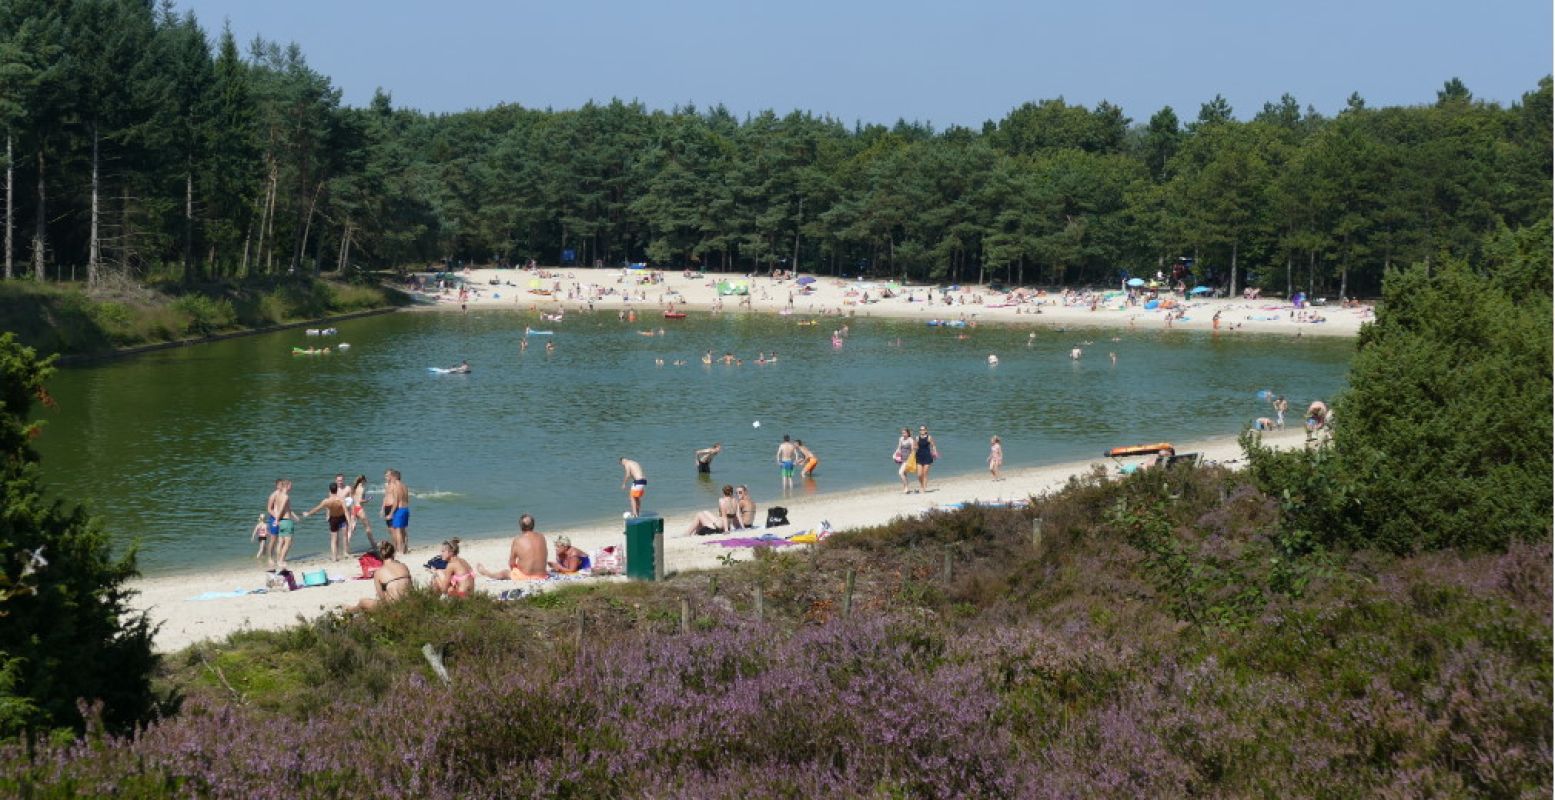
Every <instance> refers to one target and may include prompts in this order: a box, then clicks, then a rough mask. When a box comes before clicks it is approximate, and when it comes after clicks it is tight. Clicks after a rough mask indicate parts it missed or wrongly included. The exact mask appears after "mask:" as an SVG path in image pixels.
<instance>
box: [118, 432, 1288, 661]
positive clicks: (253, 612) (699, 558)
mask: <svg viewBox="0 0 1555 800" xmlns="http://www.w3.org/2000/svg"><path fill="white" fill-rule="evenodd" d="M1304 438H1305V436H1304V432H1303V431H1301V430H1300V429H1296V430H1285V431H1279V432H1275V433H1272V434H1267V435H1266V436H1265V442H1266V443H1268V444H1272V445H1274V446H1277V447H1300V446H1302V442H1303V441H1304ZM1177 449H1178V452H1179V453H1186V452H1192V451H1198V452H1202V453H1203V454H1204V457H1205V458H1206V459H1210V460H1214V461H1220V462H1230V461H1233V460H1237V459H1240V458H1241V457H1242V454H1241V451H1240V449H1239V448H1238V447H1237V444H1236V440H1235V438H1234V437H1227V438H1222V439H1217V440H1209V441H1202V442H1195V443H1181V442H1179V443H1177ZM1139 460H1140V459H1130V461H1136V462H1137V461H1139ZM1094 464H1102V465H1104V466H1105V468H1107V469H1108V470H1109V471H1113V469H1114V464H1112V463H1111V462H1110V461H1109V460H1108V459H1103V458H1097V459H1095V460H1094V461H1090V462H1070V463H1065V464H1055V465H1051V466H1044V467H1032V468H1025V469H1015V470H1007V471H1006V472H1005V473H1004V477H1003V478H1002V479H1001V480H999V481H994V480H992V479H991V478H990V476H989V475H988V473H987V472H986V471H983V472H980V473H973V474H968V475H961V476H953V477H943V478H942V477H940V476H934V475H931V480H930V483H929V492H928V493H926V494H916V493H915V494H905V495H904V494H903V493H902V490H901V485H900V483H899V482H897V480H896V478H895V476H894V474H893V470H892V465H891V464H890V463H889V462H886V463H884V464H882V465H881V478H882V482H881V483H880V484H879V485H876V486H873V487H870V488H866V489H859V490H855V491H850V492H837V493H828V494H819V495H814V496H806V495H804V494H803V493H802V492H800V493H797V494H796V495H794V496H792V497H790V498H788V499H782V498H778V497H764V496H760V495H757V496H756V497H755V498H754V499H755V500H756V502H757V508H758V514H757V522H758V523H760V522H762V521H764V515H765V510H766V508H767V506H769V505H784V506H786V507H787V508H788V509H789V512H788V518H789V521H790V522H791V523H792V524H791V525H789V526H787V527H783V528H778V529H776V530H774V531H772V532H773V533H775V534H777V535H780V536H789V535H792V534H795V533H799V532H802V531H804V530H806V529H808V528H811V527H813V526H816V525H819V524H820V523H821V521H822V520H826V521H829V522H830V523H831V526H832V529H833V530H838V531H841V530H847V529H849V528H856V527H861V526H867V525H876V524H881V523H885V522H889V521H890V520H892V519H894V518H896V517H901V516H912V515H916V514H920V513H922V512H924V511H926V510H929V509H932V508H934V507H936V506H939V505H942V504H945V503H954V502H968V501H978V500H981V501H993V500H1022V499H1025V498H1028V497H1031V496H1034V495H1042V494H1045V493H1048V492H1051V491H1053V490H1055V489H1058V488H1060V487H1062V486H1063V485H1064V483H1065V482H1066V481H1067V480H1068V479H1069V477H1070V476H1072V475H1077V474H1084V473H1085V472H1088V471H1089V470H1090V469H1091V468H1092V466H1093V465H1094ZM715 470H716V466H715ZM914 486H915V487H916V483H914ZM622 504H623V506H624V505H625V501H624V498H623V501H622ZM695 512H696V509H663V510H661V513H663V514H664V517H665V525H664V528H665V531H664V532H665V537H664V561H665V568H666V572H668V573H675V572H684V571H687V570H696V569H709V568H716V567H718V566H719V565H720V561H719V557H720V556H723V555H725V554H728V553H733V554H735V555H736V557H738V558H739V559H741V560H748V559H749V558H750V557H751V551H750V550H749V549H745V548H741V549H729V548H725V547H722V546H720V545H718V544H716V541H717V540H720V539H724V538H732V537H743V536H759V535H760V534H761V531H755V532H751V533H739V532H736V533H734V534H731V535H730V536H729V537H725V536H706V537H699V536H690V535H687V534H686V528H687V527H689V526H690V524H691V521H692V519H693V517H694V515H695ZM518 513H519V512H518V510H515V511H514V518H515V522H514V529H513V531H512V532H509V533H505V534H502V535H501V536H497V537H493V538H485V539H479V540H471V541H467V542H464V543H463V553H462V555H464V557H465V558H466V559H467V560H468V561H469V562H470V563H471V564H484V565H486V566H488V567H496V566H500V565H503V564H505V563H506V559H507V552H508V544H509V541H510V539H511V536H512V535H513V534H515V533H517V521H516V518H517V516H518ZM544 522H545V521H544V520H540V523H541V525H540V529H541V531H542V532H543V533H545V534H546V537H547V540H548V541H554V537H555V536H556V535H558V534H566V535H568V536H570V537H571V538H572V542H573V544H574V545H575V546H577V547H580V548H583V549H584V550H587V551H589V552H594V551H596V550H598V549H599V548H602V547H605V546H607V545H612V544H614V545H624V543H625V536H624V533H623V525H622V522H621V520H619V519H615V520H609V521H606V522H602V523H599V524H596V525H590V526H583V527H579V528H574V529H568V530H552V529H549V528H547V527H545V525H544ZM410 533H411V545H412V548H413V550H414V552H412V553H411V554H410V556H409V557H408V558H405V559H402V560H403V561H405V562H406V563H407V564H409V565H411V574H412V576H414V580H415V582H416V584H417V585H420V586H425V585H426V584H427V582H428V576H429V573H428V571H427V570H426V569H424V568H423V567H421V566H420V565H421V564H422V563H423V562H425V561H426V560H427V559H428V558H430V557H431V556H433V555H435V553H436V549H435V548H436V544H437V543H436V542H431V541H427V540H425V538H424V537H423V538H418V537H417V536H416V528H415V526H414V525H412V526H411V530H410ZM359 536H360V534H359ZM360 541H362V540H361V539H359V542H360ZM797 547H799V546H793V547H792V548H783V549H797ZM256 563H257V562H256ZM292 567H293V569H294V570H296V571H298V572H299V574H300V573H301V571H303V570H308V569H318V568H319V567H325V568H327V569H328V570H329V572H330V573H331V574H335V573H339V574H341V575H343V576H345V577H351V576H353V575H356V574H359V572H360V570H359V568H358V567H357V565H356V563H355V561H341V562H336V563H334V564H330V563H328V562H327V561H320V560H317V559H315V560H312V561H298V562H294V563H293V564H292ZM588 580H590V581H603V580H607V579H605V578H591V579H588ZM608 580H619V579H608ZM264 582H265V573H264V572H263V571H262V570H261V569H260V568H259V567H258V566H255V567H253V568H247V569H227V570H217V571H213V572H210V573H207V574H204V575H200V576H193V577H191V576H176V577H160V578H144V579H141V580H138V581H136V582H135V584H134V587H133V588H135V589H136V590H137V591H138V592H139V594H137V595H136V596H135V597H134V599H133V600H132V601H131V603H132V605H133V606H134V607H136V608H139V609H144V610H146V611H148V612H149V614H150V616H151V619H152V620H153V621H154V622H156V623H158V624H160V625H161V629H160V631H159V632H158V634H157V638H156V644H157V647H158V648H159V649H161V650H165V651H172V650H177V649H180V648H183V647H186V646H188V645H190V644H193V643H195V642H198V641H201V640H204V639H219V638H221V637H223V636H226V635H227V634H230V633H233V632H236V631H240V630H247V629H269V630H274V629H279V628H283V627H286V626H288V625H291V624H293V623H295V622H297V621H298V620H303V619H307V618H310V617H316V616H318V615H319V614H321V613H324V612H327V611H331V610H334V609H337V608H340V607H342V606H345V605H349V604H351V603H354V602H355V601H356V600H357V599H358V598H361V597H366V596H369V595H371V594H372V586H371V583H370V582H369V581H365V580H346V581H345V582H343V583H332V584H330V585H328V586H321V587H314V588H308V589H302V590H299V591H295V592H286V591H282V592H279V593H266V594H249V595H244V596H241V597H222V598H217V599H207V600H196V599H193V598H195V597H197V596H199V595H202V594H205V593H207V592H231V591H234V590H239V589H242V590H251V589H256V588H259V587H261V586H263V585H264ZM558 585H570V584H558ZM515 586H517V584H514V583H512V582H510V581H492V580H487V579H486V578H480V579H479V580H478V581H477V584H476V588H477V590H479V591H486V592H492V593H496V592H500V591H502V590H504V589H510V588H514V587H515Z"/></svg>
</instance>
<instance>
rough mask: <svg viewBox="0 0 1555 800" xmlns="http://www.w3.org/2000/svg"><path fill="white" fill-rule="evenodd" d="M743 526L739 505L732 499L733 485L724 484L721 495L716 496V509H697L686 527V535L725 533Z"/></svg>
mask: <svg viewBox="0 0 1555 800" xmlns="http://www.w3.org/2000/svg"><path fill="white" fill-rule="evenodd" d="M737 527H743V525H742V523H741V522H740V506H739V504H738V503H736V502H735V500H734V487H733V486H730V485H728V484H725V485H724V488H723V497H720V498H718V510H717V511H698V512H697V517H696V519H694V520H692V521H691V525H690V527H688V528H686V535H688V536H707V535H708V534H713V533H727V532H728V531H730V530H732V529H733V528H737Z"/></svg>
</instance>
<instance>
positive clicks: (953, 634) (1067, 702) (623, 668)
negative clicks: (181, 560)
mask: <svg viewBox="0 0 1555 800" xmlns="http://www.w3.org/2000/svg"><path fill="white" fill-rule="evenodd" d="M1245 481H1246V478H1245V476H1241V475H1237V474H1233V473H1228V472H1224V471H1220V470H1204V471H1189V470H1183V471H1177V472H1175V473H1173V474H1168V475H1165V476H1163V475H1161V474H1160V473H1146V474H1140V475H1137V476H1135V477H1132V478H1130V479H1128V480H1126V481H1123V482H1121V483H1104V482H1101V481H1099V480H1097V479H1087V480H1080V481H1076V482H1074V483H1072V484H1071V486H1070V487H1069V488H1068V489H1066V490H1065V491H1063V492H1061V493H1059V494H1057V495H1055V496H1052V497H1048V498H1043V499H1041V500H1040V501H1039V502H1038V503H1037V504H1036V505H1035V506H1034V507H1033V508H1031V509H1028V510H1022V511H1010V510H985V509H970V510H966V511H961V512H956V513H950V514H935V515H930V516H927V517H925V518H921V519H911V520H899V521H897V522H896V523H893V524H891V525H887V526H883V527H879V528H874V529H868V530H861V531H855V532H850V533H846V534H839V535H837V536H835V537H833V538H832V539H830V540H829V541H828V542H826V544H825V545H824V546H823V547H821V548H820V549H819V550H818V551H816V552H809V551H806V552H794V551H779V552H764V553H763V554H762V555H761V556H760V557H757V558H755V559H754V560H750V559H747V560H746V561H744V562H743V563H739V564H735V565H733V566H731V567H730V568H727V569H720V570H717V571H715V572H711V573H698V574H685V575H679V576H675V577H673V578H672V579H671V580H669V581H667V582H664V583H661V584H594V585H577V586H572V587H567V588H563V589H562V590H560V591H557V592H554V593H551V594H547V595H543V596H541V597H539V598H537V599H534V600H530V601H521V602H516V603H501V602H497V601H494V600H492V599H490V598H487V597H484V596H477V597H475V598H472V599H469V600H464V601H460V602H455V603H450V602H443V601H439V600H437V599H435V598H432V597H429V596H425V595H416V596H413V597H412V598H410V599H409V600H407V601H405V602H402V603H400V604H397V605H395V606H391V607H389V608H387V609H384V610H383V611H381V612H380V613H378V614H376V615H374V616H371V617H367V618H355V619H348V618H344V617H338V616H334V617H325V618H322V619H320V620H317V621H314V622H311V623H306V624H299V625H297V626H296V627H294V628H292V629H290V630H287V631H283V632H279V633H249V634H242V635H238V636H234V637H232V638H231V639H229V640H227V641H226V642H223V643H220V644H217V645H209V646H204V647H200V648H197V649H194V650H190V651H186V652H184V653H181V654H178V655H175V656H173V657H171V658H169V660H168V664H167V665H166V668H165V673H164V675H163V676H162V681H163V683H164V686H165V687H167V688H169V689H172V690H175V691H177V692H179V693H181V694H182V696H183V709H182V711H181V713H180V714H178V715H177V716H176V717H174V718H171V719H168V720H166V721H164V722H161V723H158V724H155V725H153V726H152V727H151V728H150V729H148V730H147V731H145V732H144V733H143V734H141V735H140V736H139V737H138V738H136V739H133V740H123V739H112V738H107V739H104V738H101V737H96V738H94V740H93V741H91V742H90V743H89V745H88V746H79V745H72V746H68V747H59V748H56V747H52V746H40V747H39V749H37V750H36V751H34V752H33V753H32V754H31V755H30V756H29V755H27V754H25V753H24V751H23V749H22V748H20V747H19V746H12V747H9V748H6V749H0V766H3V768H0V775H3V776H5V777H0V787H3V788H4V789H5V793H6V794H13V795H14V794H20V795H22V796H35V797H65V796H83V795H84V796H108V795H114V796H119V797H153V796H163V795H165V794H169V793H173V794H192V795H197V796H212V797H253V796H270V795H273V794H279V793H282V792H284V793H286V794H289V795H292V794H296V795H300V796H330V797H379V796H381V797H470V796H580V797H594V796H612V797H613V796H631V797H636V796H677V797H748V796H764V797H765V796H779V797H813V796H849V797H856V796H869V797H955V796H980V797H1075V796H1086V797H1146V796H1153V797H1181V796H1194V795H1197V796H1220V797H1243V796H1270V797H1287V796H1299V797H1305V796H1337V797H1349V796H1360V795H1382V796H1399V797H1406V796H1408V797H1418V796H1448V797H1458V796H1461V797H1474V796H1483V797H1518V796H1547V795H1548V793H1549V791H1550V766H1551V764H1550V739H1549V719H1550V711H1551V708H1550V691H1549V690H1550V685H1551V633H1550V624H1551V609H1550V592H1551V568H1550V557H1551V551H1550V546H1549V543H1548V542H1539V543H1520V544H1516V545H1514V546H1512V547H1511V548H1510V549H1509V550H1508V551H1505V552H1496V553H1480V554H1463V553H1453V552H1441V553H1434V554H1428V555H1419V556H1413V557H1404V558H1400V557H1394V556H1388V555H1381V554H1377V553H1371V552H1357V553H1348V554H1321V553H1317V554H1313V553H1308V554H1305V555H1297V554H1294V553H1292V552H1291V551H1290V549H1289V547H1288V546H1287V545H1286V544H1285V543H1282V541H1281V538H1280V536H1279V535H1278V534H1277V533H1276V531H1278V530H1279V521H1280V514H1281V509H1280V504H1279V503H1278V502H1277V501H1276V500H1274V499H1272V498H1270V497H1267V496H1264V495H1262V494H1260V493H1259V492H1258V491H1257V490H1256V489H1254V488H1252V487H1251V486H1249V485H1247V484H1246V483H1245ZM1038 519H1040V520H1041V535H1040V541H1038V540H1037V537H1035V536H1034V525H1033V522H1034V521H1035V520H1038ZM947 557H948V560H949V565H950V566H949V567H948V572H947V566H946V563H947ZM850 575H851V576H852V577H851V578H850V577H849V576H850ZM850 585H851V586H852V595H851V600H850V599H849V595H848V587H849V586H850ZM758 588H759V589H760V590H761V596H762V608H761V618H760V619H758V611H757V607H756V600H755V598H756V591H757V589H758ZM365 591H366V587H365V584H364V592H365ZM850 605H851V613H850V610H849V609H850ZM682 608H686V609H689V614H688V615H687V617H686V618H685V619H684V620H683V618H682V611H681V609H682ZM424 644H430V645H432V647H433V648H435V649H436V650H438V651H440V652H441V653H442V655H443V658H444V660H445V661H446V663H447V665H448V668H449V671H450V673H451V684H450V685H448V686H444V685H443V684H442V683H441V682H440V680H439V679H438V678H437V677H435V676H434V674H433V673H432V671H431V670H430V669H429V668H428V666H427V663H426V661H425V660H424V659H423V656H422V654H421V652H420V651H421V648H422V646H423V645H424ZM277 742H284V743H285V745H284V746H282V747H277V746H276V745H277Z"/></svg>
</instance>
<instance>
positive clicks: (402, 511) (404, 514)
mask: <svg viewBox="0 0 1555 800" xmlns="http://www.w3.org/2000/svg"><path fill="white" fill-rule="evenodd" d="M383 518H384V521H386V522H388V523H389V535H390V536H391V537H393V539H394V551H395V552H397V553H409V552H410V490H409V489H407V488H405V482H404V481H403V480H401V479H400V471H399V470H397V469H391V470H388V471H387V472H385V473H383Z"/></svg>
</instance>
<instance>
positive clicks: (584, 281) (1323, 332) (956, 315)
mask: <svg viewBox="0 0 1555 800" xmlns="http://www.w3.org/2000/svg"><path fill="white" fill-rule="evenodd" d="M458 274H459V275H460V276H462V277H464V278H465V279H466V281H467V282H468V285H469V286H470V287H472V289H473V290H474V291H473V293H472V295H471V296H470V297H469V299H468V305H469V306H470V307H471V308H510V309H518V310H537V311H543V312H548V313H554V312H556V311H564V310H565V311H571V310H575V309H578V308H582V307H585V306H586V305H587V304H588V303H587V299H586V297H580V296H578V295H574V297H573V298H571V299H569V298H568V296H567V293H568V291H569V290H571V289H572V288H573V287H574V285H577V286H579V287H580V288H581V289H582V290H583V292H586V293H588V294H592V292H591V291H590V288H591V287H597V288H599V289H603V290H607V291H608V290H614V291H615V294H611V295H606V296H605V297H603V298H601V299H597V300H595V301H594V303H593V305H594V307H595V308H596V309H600V308H603V309H612V310H613V309H618V308H633V309H636V310H637V311H638V312H639V313H640V314H642V315H643V317H642V318H643V320H644V321H647V320H648V319H655V320H658V319H661V317H660V312H661V310H662V309H663V308H664V306H665V304H666V303H669V302H671V301H674V304H675V308H676V310H677V311H686V312H689V313H693V314H695V313H705V312H707V311H709V310H711V309H712V308H713V307H714V304H715V303H716V302H717V301H718V300H719V297H718V291H717V288H716V287H717V284H718V281H720V280H732V281H746V282H747V283H748V284H749V286H750V289H751V293H750V306H749V308H745V307H742V306H741V305H740V301H741V298H740V297H739V296H728V297H724V298H722V302H723V313H726V314H734V313H748V312H779V311H781V310H782V309H783V308H784V307H785V306H786V305H787V304H788V300H789V297H790V295H791V294H792V296H793V302H794V305H793V314H794V315H795V316H796V317H814V316H817V315H820V314H841V315H847V316H858V317H888V318H906V319H925V320H927V319H947V320H952V319H966V320H968V321H969V322H976V323H989V322H998V323H1002V324H1014V325H1032V326H1048V327H1064V328H1074V327H1086V326H1089V327H1107V328H1117V329H1129V328H1132V329H1134V330H1166V329H1167V328H1168V326H1167V323H1166V320H1165V314H1164V313H1163V312H1162V311H1161V310H1159V309H1157V310H1151V311H1146V310H1144V309H1142V308H1138V307H1132V308H1127V309H1113V308H1108V307H1107V306H1105V305H1102V304H1098V307H1097V310H1095V311H1092V310H1091V307H1090V302H1089V299H1090V297H1089V295H1086V296H1085V297H1084V298H1083V299H1081V298H1074V300H1075V304H1074V305H1066V303H1065V298H1064V297H1063V295H1062V293H1051V292H1050V293H1047V294H1045V295H1043V296H1039V297H1035V298H1032V299H1031V300H1030V301H1028V302H1027V303H1025V304H1022V305H1016V306H1004V307H998V308H995V307H993V306H992V305H990V304H1001V303H1003V302H1005V295H1002V294H997V293H991V292H989V291H988V290H987V289H986V288H985V287H981V286H962V287H960V288H961V291H957V292H952V293H951V298H952V300H954V301H956V302H955V304H954V305H948V306H947V305H945V304H944V302H943V297H944V295H943V293H942V292H940V291H938V290H936V291H935V292H934V299H935V301H936V302H935V303H934V304H933V305H929V304H928V303H926V302H924V300H926V299H927V296H928V291H929V287H927V286H924V285H916V286H914V285H909V286H907V287H904V291H903V293H902V294H899V295H898V296H896V297H892V298H889V299H886V300H881V301H879V302H871V303H868V304H861V303H858V302H857V301H858V300H859V299H860V298H859V297H857V296H855V297H850V296H848V292H849V291H850V290H851V291H855V292H856V291H857V289H858V287H859V286H863V285H872V286H874V287H875V288H873V289H870V290H869V291H868V293H869V296H870V298H871V299H874V298H878V297H879V295H880V292H881V289H882V288H883V287H884V286H885V281H884V280H874V281H858V280H853V281H847V280H842V279H840V278H826V277H818V278H817V279H816V281H815V283H814V284H812V289H813V294H810V295H804V294H802V293H800V292H799V291H798V289H799V287H798V286H796V285H795V283H794V281H792V280H784V281H774V280H773V279H771V278H767V277H761V276H754V277H749V278H747V277H746V276H744V275H723V274H715V273H708V274H707V275H703V276H696V277H691V278H687V277H684V276H683V275H682V273H680V272H667V273H664V281H663V283H659V284H640V283H639V282H638V281H639V280H640V279H641V278H642V277H643V276H644V275H646V273H645V272H642V271H627V270H621V269H581V268H557V269H547V270H535V271H530V270H511V269H504V270H493V269H473V270H464V271H461V272H459V273H458ZM542 275H543V276H544V277H541V276H542ZM492 280H496V281H499V284H498V285H495V286H493V285H491V283H490V281H492ZM537 280H538V281H539V285H540V287H541V288H542V289H544V290H551V289H552V288H553V287H554V286H555V285H557V284H560V286H561V291H560V292H557V293H553V294H550V295H548V296H547V295H540V294H535V293H534V292H533V291H531V289H530V286H531V284H532V283H533V282H534V281H537ZM623 293H629V294H630V297H631V299H630V301H627V300H626V299H625V298H624V297H623ZM858 294H859V295H861V294H862V293H861V292H859V293H858ZM908 294H912V295H915V296H916V298H917V302H911V303H909V302H908V301H907V295H908ZM1077 294H1078V293H1077ZM1098 294H1099V292H1098ZM676 296H678V297H679V298H680V299H679V300H676ZM978 297H981V298H982V303H981V304H979V303H977V302H976V299H977V298H978ZM423 299H426V300H429V301H436V302H435V305H433V306H431V307H432V308H439V309H452V310H454V311H457V310H458V308H459V300H458V294H457V292H455V291H452V290H449V291H446V292H442V293H439V292H436V291H431V292H427V293H425V294H424V295H423ZM1184 307H1185V309H1186V313H1187V318H1186V319H1183V320H1174V321H1173V322H1172V323H1171V325H1170V329H1172V330H1203V331H1207V330H1211V329H1213V319H1214V316H1215V313H1216V312H1217V311H1218V312H1220V328H1219V330H1220V332H1221V333H1223V334H1241V333H1272V334H1284V335H1286V336H1355V335H1356V334H1357V333H1358V332H1359V330H1360V327H1361V324H1362V323H1363V322H1366V321H1369V320H1370V319H1371V318H1372V314H1371V308H1370V306H1362V307H1359V308H1341V307H1339V306H1337V305H1334V306H1321V307H1317V308H1315V309H1311V311H1312V312H1314V313H1315V314H1316V315H1317V316H1320V317H1323V318H1324V319H1325V321H1323V322H1296V321H1295V320H1294V319H1293V318H1292V314H1291V306H1290V304H1289V303H1287V302H1285V301H1283V300H1279V299H1274V298H1270V299H1265V300H1240V299H1236V300H1232V299H1191V298H1190V299H1188V300H1186V301H1185V303H1184ZM1270 317H1272V318H1273V319H1264V318H1270Z"/></svg>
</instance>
